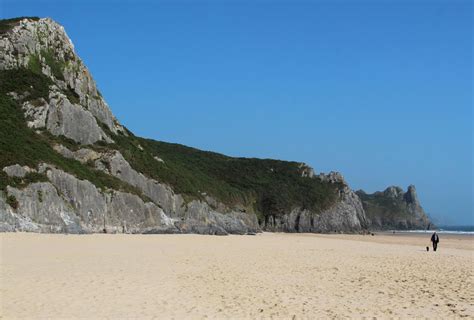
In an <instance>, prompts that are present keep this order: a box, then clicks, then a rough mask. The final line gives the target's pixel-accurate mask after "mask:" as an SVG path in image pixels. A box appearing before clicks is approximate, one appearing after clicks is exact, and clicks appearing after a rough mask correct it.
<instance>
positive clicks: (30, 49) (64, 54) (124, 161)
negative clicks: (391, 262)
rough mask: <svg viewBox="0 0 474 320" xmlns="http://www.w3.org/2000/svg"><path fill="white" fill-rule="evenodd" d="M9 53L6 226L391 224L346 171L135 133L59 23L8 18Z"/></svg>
mask: <svg viewBox="0 0 474 320" xmlns="http://www.w3.org/2000/svg"><path fill="white" fill-rule="evenodd" d="M0 53H1V55H0V151H1V154H0V169H2V170H0V230H2V231H14V230H22V231H34V232H70V233H87V232H104V231H105V232H132V233H182V232H185V233H188V232H192V233H203V234H222V235H223V234H228V233H236V234H246V233H255V232H259V231H261V230H271V231H285V232H334V231H336V232H342V231H343V232H358V231H362V230H365V229H367V228H370V227H371V225H372V224H371V220H373V221H376V226H379V222H380V224H381V225H384V223H385V220H380V221H379V220H377V219H378V218H379V217H378V214H377V213H374V212H373V210H372V209H371V208H372V207H370V208H369V207H367V205H365V204H364V205H363V203H362V202H361V200H360V199H359V196H358V195H357V194H356V193H354V192H353V191H352V190H351V189H350V187H349V186H348V184H347V183H346V181H345V180H344V179H343V177H342V176H341V175H340V174H339V173H334V172H332V173H330V174H323V173H321V174H319V175H316V174H315V172H314V170H313V169H312V168H310V167H308V166H306V165H305V164H302V163H297V162H285V161H278V160H261V159H243V158H231V157H226V156H224V155H220V154H216V153H212V152H205V151H200V150H196V149H193V148H189V147H186V146H182V145H177V144H170V143H165V142H159V141H154V140H148V139H143V138H140V137H136V136H135V135H133V133H132V132H130V131H129V130H127V129H126V128H125V127H123V126H122V125H121V124H120V123H119V122H118V121H117V119H116V118H115V117H114V116H113V114H112V112H111V110H110V108H109V106H108V105H107V103H106V102H105V100H104V98H103V97H102V95H101V94H100V92H99V90H98V89H97V86H96V84H95V82H94V80H93V78H92V76H91V74H90V73H89V71H88V70H87V68H86V66H85V65H84V64H83V62H82V61H81V59H80V58H79V57H78V56H77V55H76V53H75V51H74V46H73V44H72V42H71V40H70V39H69V38H68V36H67V35H66V33H65V31H64V28H63V27H62V26H60V25H59V24H57V23H56V22H54V21H52V20H51V19H39V18H18V19H10V20H1V21H0ZM364 207H366V208H369V209H368V210H369V211H370V213H371V216H370V217H369V218H368V217H367V216H366V212H365V210H364ZM382 207H383V206H382ZM383 208H385V207H383ZM378 209H379V207H377V210H378ZM366 210H367V209H366ZM384 210H385V209H384ZM410 210H411V209H410ZM416 210H417V209H416V208H415V207H413V210H412V211H413V212H417V211H416ZM412 211H410V212H412Z"/></svg>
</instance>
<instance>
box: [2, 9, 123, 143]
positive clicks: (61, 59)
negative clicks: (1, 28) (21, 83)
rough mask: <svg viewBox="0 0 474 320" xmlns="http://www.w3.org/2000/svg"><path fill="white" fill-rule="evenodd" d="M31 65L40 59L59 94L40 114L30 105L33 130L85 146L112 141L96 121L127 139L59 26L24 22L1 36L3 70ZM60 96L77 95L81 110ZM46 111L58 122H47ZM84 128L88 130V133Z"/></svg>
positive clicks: (50, 22)
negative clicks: (45, 130)
mask: <svg viewBox="0 0 474 320" xmlns="http://www.w3.org/2000/svg"><path fill="white" fill-rule="evenodd" d="M51 56H52V57H53V58H54V59H55V60H56V63H57V64H59V65H60V67H61V70H60V72H59V73H58V71H57V70H52V68H51V66H50V65H49V64H48V60H49V59H50V58H51ZM47 58H49V59H47ZM32 59H35V60H36V59H37V61H38V63H39V64H40V69H41V72H42V73H43V74H45V75H47V76H48V77H50V78H51V79H53V80H54V83H55V84H56V85H57V86H58V88H57V90H52V94H54V95H55V96H54V97H50V100H52V101H50V102H49V105H48V104H47V103H46V104H45V106H44V107H42V108H38V109H36V108H31V105H25V106H24V109H25V113H26V115H28V116H29V117H32V120H30V122H29V125H30V126H33V127H37V128H38V127H45V126H47V125H48V124H49V125H48V126H47V128H48V130H51V132H52V133H53V134H63V135H65V136H67V137H68V138H71V139H73V140H75V141H77V142H79V143H84V144H90V143H94V142H96V141H99V140H101V139H103V140H105V141H110V138H109V139H107V138H106V135H105V134H104V133H103V132H102V130H101V128H100V127H99V126H98V125H97V123H96V120H95V119H98V120H99V121H100V122H102V123H103V124H104V125H106V126H107V127H108V128H109V129H110V130H111V131H112V132H114V133H117V132H121V133H123V134H126V132H125V130H124V128H123V127H122V126H121V125H120V124H119V123H118V122H117V120H116V119H115V117H114V116H113V114H112V112H111V111H110V108H109V107H108V105H107V104H106V102H105V101H104V99H103V98H102V96H101V95H100V93H99V91H98V90H97V86H96V84H95V82H94V80H93V79H92V76H91V75H90V73H89V71H88V70H87V68H86V67H85V66H84V64H83V63H82V61H81V59H80V58H79V57H78V56H77V55H76V53H75V51H74V46H73V44H72V42H71V40H70V39H69V37H68V36H67V35H66V33H65V31H64V28H63V27H62V26H61V25H59V24H57V23H56V22H54V21H53V20H51V19H49V18H45V19H39V20H33V19H23V20H21V21H20V22H19V23H18V25H16V26H14V27H13V29H12V30H10V31H9V32H7V33H6V34H2V35H0V70H5V69H14V68H19V67H23V68H28V67H29V65H30V63H31V61H32ZM58 91H64V92H73V94H74V95H76V96H77V99H78V101H79V104H80V105H76V104H73V103H71V101H69V99H67V98H66V97H61V96H58ZM55 97H56V98H55ZM45 102H46V101H45ZM63 109H67V110H63ZM48 111H49V112H52V113H53V116H52V117H53V118H54V120H53V119H51V120H50V121H48V122H46V119H47V114H48ZM63 119H64V121H63ZM84 126H86V127H87V129H88V130H84ZM89 130H91V131H90V132H89V133H87V131H89Z"/></svg>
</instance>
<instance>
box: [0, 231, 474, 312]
mask: <svg viewBox="0 0 474 320" xmlns="http://www.w3.org/2000/svg"><path fill="white" fill-rule="evenodd" d="M0 239H1V250H2V251H1V274H0V276H1V279H0V280H1V286H0V287H1V310H0V316H2V317H3V318H5V319H11V318H54V319H59V318H61V319H64V318H81V317H82V318H110V319H117V318H154V317H155V318H165V319H171V318H175V319H186V318H192V319H195V318H196V319H202V318H219V319H222V318H275V319H303V318H306V319H313V318H315V317H323V318H327V317H330V318H344V317H378V318H389V317H402V318H408V317H409V318H413V317H424V318H430V317H435V318H447V317H456V318H457V317H463V316H467V317H470V318H472V317H474V309H473V305H474V287H473V273H474V271H473V270H474V269H473V268H474V242H473V238H472V237H468V236H464V237H462V236H458V237H454V236H451V237H449V236H443V235H441V242H440V248H439V251H438V252H432V251H431V250H430V251H429V252H426V249H425V247H426V246H427V245H428V244H429V243H428V238H427V236H416V235H390V234H385V235H380V234H377V235H375V236H368V235H367V236H362V235H311V234H271V233H265V234H259V235H257V236H226V237H217V236H200V235H148V236H145V235H100V234H97V235H82V236H80V235H52V234H25V233H6V234H1V235H0Z"/></svg>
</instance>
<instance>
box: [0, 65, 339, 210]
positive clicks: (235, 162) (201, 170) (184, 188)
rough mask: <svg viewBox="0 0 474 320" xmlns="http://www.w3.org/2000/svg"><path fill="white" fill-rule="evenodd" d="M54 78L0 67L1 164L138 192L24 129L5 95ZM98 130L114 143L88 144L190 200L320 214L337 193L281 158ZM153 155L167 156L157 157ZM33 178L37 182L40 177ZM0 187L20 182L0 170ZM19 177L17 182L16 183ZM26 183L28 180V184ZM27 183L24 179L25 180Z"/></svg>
mask: <svg viewBox="0 0 474 320" xmlns="http://www.w3.org/2000/svg"><path fill="white" fill-rule="evenodd" d="M50 84H51V81H50V80H49V79H48V78H47V77H45V76H44V75H42V74H41V73H40V72H38V70H37V68H33V67H31V68H29V69H17V70H7V71H0V150H1V154H0V167H1V168H3V167H5V166H7V165H11V164H15V163H19V164H21V165H29V166H32V167H34V166H36V165H37V164H38V163H39V162H47V163H51V164H54V165H56V166H58V167H59V168H61V169H63V170H65V171H67V172H70V173H72V174H74V175H76V176H77V177H78V178H80V179H87V180H89V181H91V182H92V183H94V184H95V185H97V186H98V187H101V188H113V189H118V190H124V191H129V192H133V193H139V192H138V191H137V190H136V189H135V188H133V187H131V186H129V185H127V184H125V183H123V182H122V181H120V180H118V179H116V178H114V177H111V176H109V175H107V174H105V173H103V172H99V171H97V170H95V169H93V168H92V167H89V166H87V165H82V164H81V163H79V162H77V161H74V160H70V159H66V158H64V157H62V156H61V155H59V154H58V153H57V152H55V151H54V150H53V149H52V147H51V145H52V144H53V143H57V142H59V143H62V144H64V145H66V146H67V147H69V148H71V149H77V148H79V147H80V146H79V145H77V144H75V143H74V142H73V141H70V140H68V139H66V138H64V137H54V136H52V135H51V134H49V133H47V132H46V131H43V132H42V133H41V134H37V133H35V132H34V131H33V130H32V129H30V128H28V127H27V126H26V121H25V119H24V115H23V112H22V110H21V106H20V103H21V102H18V101H16V100H14V99H13V98H11V97H10V96H8V95H7V93H8V92H11V91H15V92H28V95H27V97H26V98H25V100H29V101H34V100H37V99H39V98H44V99H47V95H48V86H49V85H50ZM103 129H104V130H105V131H106V132H107V133H108V134H109V135H110V136H111V137H112V138H113V139H114V141H115V143H114V144H110V145H107V144H105V143H99V144H97V145H94V146H91V147H92V148H93V149H96V150H99V151H104V150H110V149H116V150H119V151H120V152H121V153H122V154H123V155H124V157H125V158H126V159H127V161H129V163H130V164H131V165H132V167H133V168H134V169H136V170H137V171H139V172H142V173H143V174H145V175H146V176H148V177H151V178H154V179H156V180H158V181H160V182H164V183H166V184H169V185H170V186H172V187H173V189H174V190H175V192H176V193H180V194H184V195H185V196H187V198H201V199H202V198H204V196H205V195H206V194H207V195H210V196H213V197H214V198H216V199H218V200H220V201H221V202H223V203H225V204H227V205H229V206H239V207H243V208H245V209H247V210H250V211H253V212H256V213H257V214H258V215H259V217H261V218H262V217H263V216H264V215H279V214H282V213H287V212H289V211H290V210H291V209H292V208H295V207H302V208H307V209H311V210H314V211H315V212H318V211H320V210H323V209H325V208H328V207H329V206H330V205H331V204H333V203H334V202H335V200H336V198H337V189H338V188H339V187H340V186H339V185H337V184H330V183H327V182H321V181H320V180H318V179H310V178H303V177H301V169H300V164H299V163H296V162H286V161H278V160H260V159H246V158H231V157H227V156H224V155H221V154H217V153H213V152H205V151H200V150H197V149H194V148H189V147H186V146H183V145H178V144H171V143H165V142H158V141H153V140H149V139H143V138H139V137H135V136H134V135H133V134H132V133H131V132H129V134H128V136H126V135H115V134H113V133H112V132H110V131H109V130H108V129H107V128H106V127H105V126H103ZM155 157H159V158H161V159H163V160H164V163H163V162H160V161H157V160H156V159H155ZM30 178H31V179H32V180H34V179H41V177H39V176H38V175H36V176H35V177H30ZM0 181H1V182H0V189H4V188H5V186H6V185H7V184H10V185H15V184H18V183H19V181H17V180H14V179H11V178H8V177H7V176H6V175H5V174H4V173H3V172H1V173H0ZM20 182H21V181H20ZM26 182H27V181H26ZM23 183H25V181H23Z"/></svg>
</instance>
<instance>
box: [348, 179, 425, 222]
mask: <svg viewBox="0 0 474 320" xmlns="http://www.w3.org/2000/svg"><path fill="white" fill-rule="evenodd" d="M356 193H357V195H358V196H359V198H360V199H361V200H362V204H363V206H364V210H365V213H366V215H367V217H368V218H369V219H370V220H371V226H372V228H375V229H399V230H405V229H429V228H430V225H431V223H430V221H429V219H428V216H427V215H426V213H425V211H424V210H423V208H422V207H421V205H420V202H419V200H418V195H417V194H416V189H415V186H413V185H411V186H409V187H408V189H407V191H406V192H404V191H403V189H402V188H400V187H394V186H391V187H388V188H387V189H385V191H383V192H375V193H373V194H367V193H365V192H364V191H362V190H359V191H357V192H356Z"/></svg>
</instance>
